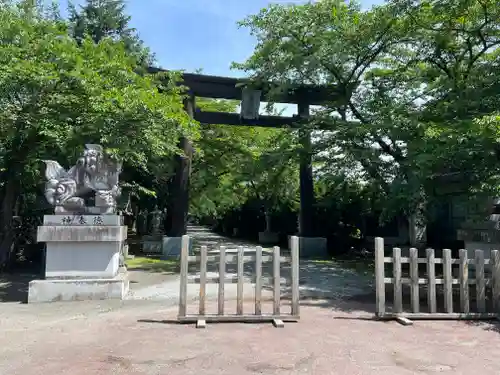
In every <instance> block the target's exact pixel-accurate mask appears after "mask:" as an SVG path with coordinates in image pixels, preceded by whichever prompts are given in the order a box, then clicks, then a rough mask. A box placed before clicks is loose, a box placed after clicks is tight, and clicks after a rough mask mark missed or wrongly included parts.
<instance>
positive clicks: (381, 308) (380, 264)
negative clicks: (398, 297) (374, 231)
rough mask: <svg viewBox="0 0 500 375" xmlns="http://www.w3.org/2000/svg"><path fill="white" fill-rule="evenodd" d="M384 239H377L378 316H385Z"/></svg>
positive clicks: (376, 284)
mask: <svg viewBox="0 0 500 375" xmlns="http://www.w3.org/2000/svg"><path fill="white" fill-rule="evenodd" d="M384 256H385V254H384V239H383V238H381V237H377V238H375V290H376V300H377V302H376V311H375V313H376V315H377V316H379V317H381V316H382V315H384V314H385V282H384V278H385V272H384V264H385V262H384Z"/></svg>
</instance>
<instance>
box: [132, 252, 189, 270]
mask: <svg viewBox="0 0 500 375" xmlns="http://www.w3.org/2000/svg"><path fill="white" fill-rule="evenodd" d="M125 263H126V264H127V269H128V270H129V271H145V272H161V273H165V274H175V273H179V268H180V266H179V261H178V260H162V259H159V257H154V256H136V257H135V258H133V259H128V260H127V261H126V262H125Z"/></svg>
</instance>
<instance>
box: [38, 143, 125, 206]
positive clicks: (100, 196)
mask: <svg viewBox="0 0 500 375" xmlns="http://www.w3.org/2000/svg"><path fill="white" fill-rule="evenodd" d="M44 162H45V164H46V169H45V177H46V178H47V183H46V185H45V197H46V198H47V201H48V202H49V203H50V204H52V205H53V206H55V213H56V214H57V213H75V214H84V213H90V214H101V215H102V214H115V213H116V199H117V197H118V196H119V195H120V187H119V186H118V176H119V175H120V172H121V169H122V165H121V163H120V162H118V161H116V160H113V159H112V158H111V157H110V156H109V155H107V154H106V153H105V152H104V151H103V148H102V146H101V145H96V144H87V145H85V150H84V152H83V155H82V157H80V158H79V159H78V160H77V162H76V165H75V166H73V167H71V168H70V170H69V171H66V170H65V169H64V168H63V167H62V166H61V165H60V164H59V163H58V162H57V161H53V160H44ZM90 193H95V207H86V206H85V199H84V197H85V196H87V195H89V194H90Z"/></svg>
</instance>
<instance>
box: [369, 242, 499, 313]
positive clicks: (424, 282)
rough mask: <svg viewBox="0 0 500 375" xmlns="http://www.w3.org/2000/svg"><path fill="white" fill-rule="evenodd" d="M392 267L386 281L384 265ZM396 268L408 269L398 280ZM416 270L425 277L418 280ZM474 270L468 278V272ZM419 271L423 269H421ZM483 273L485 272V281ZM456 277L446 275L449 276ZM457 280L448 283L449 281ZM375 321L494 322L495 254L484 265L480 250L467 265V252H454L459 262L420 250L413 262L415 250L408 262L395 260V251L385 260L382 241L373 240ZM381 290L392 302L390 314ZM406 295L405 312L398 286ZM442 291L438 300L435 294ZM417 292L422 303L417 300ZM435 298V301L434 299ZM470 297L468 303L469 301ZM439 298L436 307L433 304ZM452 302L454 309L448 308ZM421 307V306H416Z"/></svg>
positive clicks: (397, 256) (445, 251) (397, 251)
mask: <svg viewBox="0 0 500 375" xmlns="http://www.w3.org/2000/svg"><path fill="white" fill-rule="evenodd" d="M386 264H392V275H390V276H388V275H386V272H385V265H386ZM402 264H408V265H409V275H403V273H402ZM419 264H425V272H423V275H419ZM436 265H442V266H439V268H442V277H441V275H438V276H439V277H436ZM470 266H473V268H474V269H475V276H474V278H469V268H470ZM422 268H423V267H422ZM485 268H487V271H489V272H487V273H486V276H485ZM453 269H454V270H455V271H457V272H455V273H454V272H452V270H453ZM454 275H455V276H458V277H457V278H454V277H453V276H454ZM375 279H376V315H377V317H379V318H398V319H400V318H402V319H406V320H408V319H491V318H496V317H497V316H498V312H499V307H500V253H499V251H498V250H492V251H491V256H490V259H485V256H484V251H483V250H476V251H475V256H474V259H468V255H467V250H464V249H461V250H459V258H458V259H452V257H451V250H450V249H443V251H442V258H436V257H435V251H434V249H427V250H426V257H425V258H419V257H418V250H417V249H410V251H409V257H402V256H401V249H399V248H394V249H392V254H391V256H389V257H386V256H385V252H384V239H383V238H380V237H378V238H376V239H375ZM386 284H392V286H393V293H394V300H393V307H392V309H391V311H387V306H386V298H385V297H386ZM405 285H408V286H409V289H410V311H405V309H404V308H403V307H404V304H403V296H404V293H403V286H405ZM441 290H442V294H441ZM421 292H424V293H426V294H427V296H426V297H427V298H423V299H421V298H420V297H421ZM438 297H439V298H438ZM471 297H474V299H472V298H471ZM441 298H442V306H439V305H438V301H439V300H441ZM454 301H455V304H454ZM422 302H424V304H425V305H426V306H421V304H422Z"/></svg>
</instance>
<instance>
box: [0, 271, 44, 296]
mask: <svg viewBox="0 0 500 375" xmlns="http://www.w3.org/2000/svg"><path fill="white" fill-rule="evenodd" d="M36 278H37V276H36V275H33V274H13V273H12V274H11V273H2V274H0V303H1V302H20V303H27V302H28V287H29V282H30V281H31V280H34V279H36Z"/></svg>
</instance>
